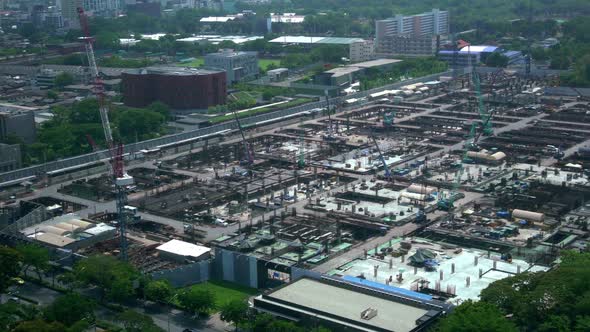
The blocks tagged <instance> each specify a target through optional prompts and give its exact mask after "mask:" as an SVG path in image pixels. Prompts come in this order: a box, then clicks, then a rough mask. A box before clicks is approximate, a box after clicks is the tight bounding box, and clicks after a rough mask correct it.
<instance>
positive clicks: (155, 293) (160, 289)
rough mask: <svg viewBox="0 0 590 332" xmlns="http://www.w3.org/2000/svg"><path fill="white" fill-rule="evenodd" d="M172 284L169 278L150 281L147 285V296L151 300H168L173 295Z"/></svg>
mask: <svg viewBox="0 0 590 332" xmlns="http://www.w3.org/2000/svg"><path fill="white" fill-rule="evenodd" d="M172 292H173V289H172V286H171V285H170V282H169V281H168V280H165V279H162V280H155V281H150V282H149V283H148V284H147V285H146V287H145V297H146V298H147V299H149V300H151V301H156V302H166V301H168V299H170V296H172Z"/></svg>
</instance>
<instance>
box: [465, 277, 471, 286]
mask: <svg viewBox="0 0 590 332" xmlns="http://www.w3.org/2000/svg"><path fill="white" fill-rule="evenodd" d="M469 285H471V277H467V278H466V279H465V287H469Z"/></svg>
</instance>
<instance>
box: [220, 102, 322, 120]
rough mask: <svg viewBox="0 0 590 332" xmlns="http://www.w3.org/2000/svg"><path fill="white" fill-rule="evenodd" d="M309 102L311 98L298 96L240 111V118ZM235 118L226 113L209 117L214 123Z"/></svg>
mask: <svg viewBox="0 0 590 332" xmlns="http://www.w3.org/2000/svg"><path fill="white" fill-rule="evenodd" d="M309 102H311V99H309V98H297V99H294V100H291V101H289V102H286V103H283V104H280V105H276V106H269V107H262V108H257V109H253V110H249V111H246V112H239V113H238V118H240V119H241V118H246V117H249V116H252V115H257V114H262V113H267V112H272V111H277V110H281V109H285V108H290V107H295V106H298V105H301V104H305V103H309ZM233 119H234V115H233V114H226V115H220V116H216V117H213V118H211V119H209V122H210V123H212V124H215V123H220V122H224V121H228V120H233Z"/></svg>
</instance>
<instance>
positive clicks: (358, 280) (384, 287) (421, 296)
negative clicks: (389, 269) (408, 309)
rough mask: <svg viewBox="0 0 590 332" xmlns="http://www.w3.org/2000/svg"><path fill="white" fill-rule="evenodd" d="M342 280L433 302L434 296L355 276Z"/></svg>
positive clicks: (345, 277)
mask: <svg viewBox="0 0 590 332" xmlns="http://www.w3.org/2000/svg"><path fill="white" fill-rule="evenodd" d="M342 279H344V280H346V281H350V282H353V283H355V284H359V285H364V286H367V287H371V288H375V289H378V290H381V291H384V292H387V293H392V294H396V295H401V296H406V297H409V298H413V299H416V300H423V301H431V300H432V296H430V295H427V294H422V293H418V292H414V291H411V290H407V289H403V288H399V287H395V286H387V285H384V284H381V283H378V282H375V281H370V280H366V279H361V278H357V277H353V276H344V277H342Z"/></svg>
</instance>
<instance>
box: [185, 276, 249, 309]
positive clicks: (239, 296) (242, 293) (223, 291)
mask: <svg viewBox="0 0 590 332" xmlns="http://www.w3.org/2000/svg"><path fill="white" fill-rule="evenodd" d="M189 287H190V288H196V289H208V290H210V291H211V292H212V293H213V294H215V311H218V310H219V309H220V308H221V307H222V306H223V305H224V304H226V303H228V302H231V301H233V300H240V301H243V300H246V299H247V298H248V297H250V296H252V295H256V294H258V293H259V292H258V290H256V289H254V288H249V287H245V286H241V285H238V284H235V283H231V282H227V281H221V280H213V281H207V282H203V283H200V284H196V285H192V286H189Z"/></svg>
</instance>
